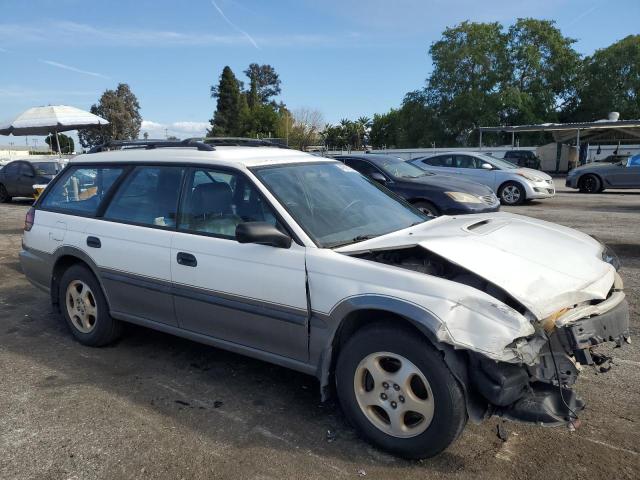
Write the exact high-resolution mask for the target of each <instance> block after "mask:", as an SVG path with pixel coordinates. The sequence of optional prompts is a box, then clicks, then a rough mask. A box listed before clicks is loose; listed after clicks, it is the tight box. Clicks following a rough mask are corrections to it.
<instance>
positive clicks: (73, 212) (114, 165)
mask: <svg viewBox="0 0 640 480" xmlns="http://www.w3.org/2000/svg"><path fill="white" fill-rule="evenodd" d="M127 166H128V165H127V164H123V163H89V164H81V163H77V164H76V163H74V164H70V163H69V164H67V165H66V166H65V167H64V168H63V169H62V170H61V171H60V172H59V173H58V174H57V175H56V176H55V177H54V178H53V180H51V182H49V184H48V185H47V189H46V191H45V192H44V194H43V195H40V196H39V197H38V200H36V201H35V203H34V204H33V208H34V209H36V210H42V211H43V212H52V213H59V214H62V215H71V216H73V217H82V218H99V217H98V216H97V214H98V213H99V212H100V211H101V209H102V208H103V205H104V204H105V202H106V201H107V200H110V198H111V196H112V193H113V192H115V190H114V189H115V187H116V186H117V185H120V183H121V181H122V180H123V179H124V178H126V177H127V176H128V168H127ZM108 167H112V168H122V172H121V173H120V175H119V176H118V178H116V180H115V181H114V182H113V185H111V187H109V190H108V191H107V193H106V194H105V196H104V198H103V199H102V200H101V201H100V203H99V204H98V207H97V208H96V210H95V212H93V213H87V212H80V211H78V210H69V209H63V208H52V207H44V206H43V205H42V202H44V200H45V199H46V198H47V197H48V196H49V195H50V194H51V192H52V191H53V189H54V188H55V187H56V185H57V184H58V183H59V182H61V181H62V178H63V177H64V176H65V175H66V174H67V171H68V170H71V169H76V170H80V169H81V168H95V169H96V170H97V169H99V168H108Z"/></svg>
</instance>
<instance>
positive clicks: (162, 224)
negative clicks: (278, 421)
mask: <svg viewBox="0 0 640 480" xmlns="http://www.w3.org/2000/svg"><path fill="white" fill-rule="evenodd" d="M258 145H262V144H260V143H259V144H258ZM111 146H112V147H113V146H115V145H111ZM118 147H119V149H118V150H114V151H104V152H100V153H94V154H87V155H80V156H78V157H75V158H74V159H73V160H72V161H71V162H70V163H69V165H68V166H67V167H66V168H65V169H64V171H63V172H62V173H60V174H59V175H58V176H57V177H56V178H55V179H54V180H53V181H52V182H51V183H50V184H49V186H48V187H47V188H46V190H45V191H44V193H43V194H42V195H41V197H40V198H39V199H38V201H37V202H36V203H35V204H34V206H33V208H32V209H30V211H29V213H28V214H27V217H26V222H25V232H24V240H23V250H22V252H21V254H20V258H21V263H22V267H23V270H24V272H25V274H26V275H27V277H28V278H29V279H30V280H31V282H32V283H33V284H35V285H36V286H38V287H40V288H42V289H43V290H46V291H47V292H50V295H51V301H52V302H53V303H54V305H56V306H57V307H58V308H59V310H60V312H61V313H62V315H63V316H64V319H65V320H66V323H67V324H68V326H69V328H70V330H71V332H72V333H73V335H74V336H75V338H76V339H77V340H78V341H79V342H80V343H82V344H85V345H91V346H100V345H105V344H107V343H109V342H111V341H113V340H114V339H115V338H116V337H117V336H118V335H119V333H120V331H121V326H122V322H131V323H135V324H138V325H143V326H146V327H150V328H154V329H157V330H161V331H163V332H168V333H172V334H175V335H179V336H181V337H185V338H188V339H191V340H195V341H198V342H203V343H206V344H209V345H213V346H215V347H219V348H224V349H228V350H232V351H234V352H239V353H242V354H246V355H250V356H252V357H256V358H258V359H262V360H265V361H269V362H273V363H275V364H278V365H282V366H285V367H289V368H292V369H294V370H298V371H301V372H305V373H308V374H311V375H314V376H316V377H317V378H318V379H319V383H320V387H321V394H322V397H323V398H325V397H326V396H327V395H330V394H332V393H335V394H336V395H337V397H338V399H339V401H340V404H341V406H342V409H343V410H344V412H345V414H346V416H347V417H348V418H349V419H350V421H351V422H352V423H353V425H354V426H355V427H356V428H357V430H358V431H359V432H360V433H361V434H362V436H363V437H365V438H366V439H368V440H369V441H370V442H372V443H373V444H375V445H377V446H379V447H381V448H383V449H386V450H388V451H391V452H394V453H396V454H398V455H401V456H404V457H409V458H422V457H429V456H433V455H435V454H437V453H439V452H441V451H442V450H444V449H445V448H446V447H447V446H448V445H449V444H451V443H452V442H453V441H454V440H455V439H456V437H458V436H459V435H460V433H461V432H462V430H463V428H464V426H465V423H466V422H467V420H468V419H470V420H472V421H475V422H479V421H481V420H483V419H485V418H488V417H489V416H491V415H498V416H501V417H503V418H507V419H512V420H520V421H525V422H534V423H537V424H542V425H567V424H570V423H572V422H574V421H575V419H576V418H577V414H578V412H579V411H580V410H581V409H582V408H583V406H584V403H583V401H582V400H580V398H578V396H577V395H576V394H575V393H574V392H573V390H572V389H571V387H572V385H573V384H574V383H575V381H576V379H577V377H578V372H579V369H580V365H593V364H596V365H601V364H602V363H603V362H606V361H607V357H605V356H604V355H603V354H600V353H598V352H597V351H594V350H593V347H594V346H595V345H597V344H600V343H603V342H615V343H616V344H617V345H618V346H620V345H622V344H623V343H624V342H625V341H626V340H628V338H629V311H628V305H627V301H626V300H625V294H624V293H623V286H622V280H621V279H620V277H619V275H618V273H617V268H618V266H619V265H618V261H617V258H616V257H615V255H614V254H613V253H612V252H610V251H609V250H608V249H607V247H605V246H604V245H603V244H601V243H600V242H598V241H596V240H594V239H593V238H591V237H589V236H588V235H585V234H583V233H580V232H578V231H576V230H572V229H569V228H565V227H562V226H559V225H554V224H552V223H547V222H543V221H539V220H534V219H531V218H527V217H523V216H518V215H512V214H507V213H489V214H475V215H464V216H458V217H456V216H442V217H439V218H435V219H434V218H431V217H428V216H425V215H424V214H423V213H421V212H420V211H418V210H416V209H415V208H413V207H412V206H411V205H409V204H407V203H405V202H404V201H403V200H401V199H399V198H398V197H396V196H395V195H394V194H393V193H391V192H390V191H388V190H386V189H385V188H384V187H382V186H380V185H379V184H377V183H376V182H373V181H370V180H368V179H367V178H365V177H364V176H362V175H361V174H360V173H358V172H356V171H354V170H351V169H350V168H349V167H347V166H345V165H344V164H342V163H340V162H337V161H334V160H330V159H324V158H319V157H314V156H311V155H308V154H305V153H302V152H299V151H295V150H289V149H284V148H276V147H274V146H221V145H220V144H218V145H217V146H213V145H211V144H206V143H201V142H195V141H185V142H181V143H178V142H173V143H171V142H166V143H162V142H146V143H145V142H133V143H131V144H127V143H126V142H125V143H122V144H119V145H118Z"/></svg>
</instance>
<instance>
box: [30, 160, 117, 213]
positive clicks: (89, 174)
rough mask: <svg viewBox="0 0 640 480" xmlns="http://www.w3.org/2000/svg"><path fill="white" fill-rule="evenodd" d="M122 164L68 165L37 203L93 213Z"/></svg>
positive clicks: (44, 207) (46, 206)
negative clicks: (117, 165) (118, 165)
mask: <svg viewBox="0 0 640 480" xmlns="http://www.w3.org/2000/svg"><path fill="white" fill-rule="evenodd" d="M122 172H123V168H122V167H106V166H105V167H71V168H69V169H68V170H67V171H66V172H64V173H63V176H62V178H60V180H59V181H57V182H56V183H55V185H54V186H53V187H52V189H51V191H49V192H48V193H47V195H46V197H45V198H44V199H43V200H42V203H41V204H40V207H41V208H43V209H45V210H54V211H60V212H62V213H67V212H68V213H76V214H83V215H95V213H96V212H97V210H98V207H99V206H100V203H101V202H102V199H103V198H104V196H105V195H106V194H107V192H108V191H109V189H110V188H111V186H112V185H113V183H114V182H115V181H116V179H117V178H118V177H119V176H120V175H122Z"/></svg>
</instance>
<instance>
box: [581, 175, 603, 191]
mask: <svg viewBox="0 0 640 480" xmlns="http://www.w3.org/2000/svg"><path fill="white" fill-rule="evenodd" d="M578 186H579V187H580V191H581V192H582V193H598V192H600V191H601V190H602V182H600V179H599V178H598V177H596V176H595V175H591V174H589V175H585V176H584V177H582V178H581V179H580V182H579V183H578Z"/></svg>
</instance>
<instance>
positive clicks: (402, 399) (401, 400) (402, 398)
mask: <svg viewBox="0 0 640 480" xmlns="http://www.w3.org/2000/svg"><path fill="white" fill-rule="evenodd" d="M398 400H400V403H404V397H403V396H402V395H400V396H399V397H398Z"/></svg>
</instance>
